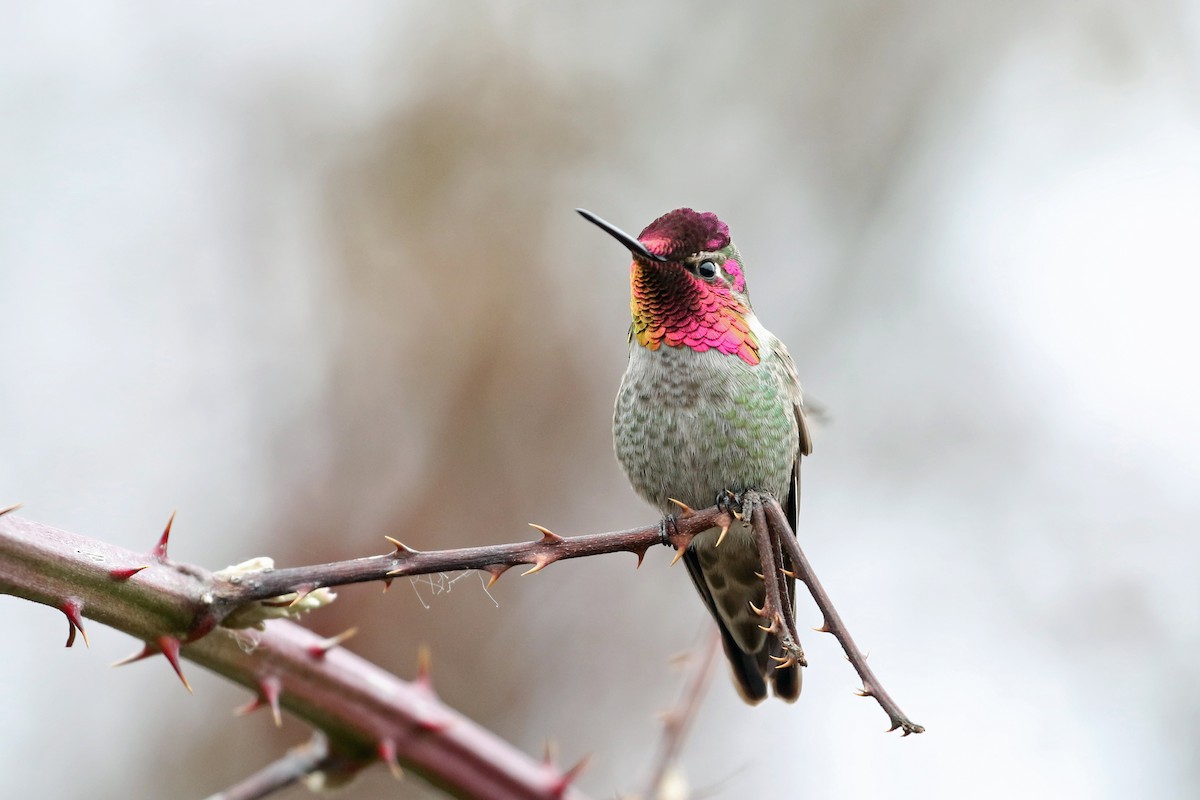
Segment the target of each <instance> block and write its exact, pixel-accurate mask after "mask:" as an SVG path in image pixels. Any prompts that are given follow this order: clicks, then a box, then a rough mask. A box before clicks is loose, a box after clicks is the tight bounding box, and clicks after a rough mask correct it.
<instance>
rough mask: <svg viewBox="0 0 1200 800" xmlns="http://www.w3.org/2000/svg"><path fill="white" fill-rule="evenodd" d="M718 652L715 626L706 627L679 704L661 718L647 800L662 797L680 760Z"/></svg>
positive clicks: (692, 655)
mask: <svg viewBox="0 0 1200 800" xmlns="http://www.w3.org/2000/svg"><path fill="white" fill-rule="evenodd" d="M720 649H721V636H720V634H719V633H718V631H717V629H716V627H715V626H712V625H709V626H708V632H707V633H706V635H705V636H704V641H703V642H701V643H700V644H698V645H697V646H696V648H695V650H693V651H692V653H691V654H690V656H691V658H692V659H693V664H692V665H691V667H692V669H691V672H690V673H689V674H688V677H687V682H686V683H685V684H684V687H683V691H682V692H681V693H680V695H679V700H678V702H676V704H675V707H674V708H672V709H671V710H670V711H668V712H667V713H665V714H664V715H663V737H662V745H661V746H660V747H659V751H658V758H657V759H656V760H655V763H654V771H653V772H652V773H651V774H650V780H649V782H648V783H647V789H646V800H657V798H659V797H660V796H661V792H662V788H663V781H664V780H665V779H666V777H667V770H669V769H670V768H671V766H672V765H674V764H675V762H676V761H677V760H678V759H679V752H680V750H682V749H683V741H684V739H686V738H687V735H688V731H689V730H691V727H692V722H693V721H695V719H696V713H697V712H698V711H699V710H700V701H701V700H703V699H704V693H705V691H706V690H707V689H708V682H709V679H710V678H711V677H712V668H713V664H714V663H716V660H717V652H718V651H719V650H720Z"/></svg>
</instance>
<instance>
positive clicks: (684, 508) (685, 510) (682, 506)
mask: <svg viewBox="0 0 1200 800" xmlns="http://www.w3.org/2000/svg"><path fill="white" fill-rule="evenodd" d="M667 500H669V501H671V502H672V503H674V504H675V505H677V506H679V510H680V512H681V513H682V515H683V516H685V517H688V516H691V515H692V514H695V513H696V511H695V509H693V508H692V507H691V506H689V505H688V504H687V503H684V502H682V501H681V500H676V499H675V498H674V497H668V498H667Z"/></svg>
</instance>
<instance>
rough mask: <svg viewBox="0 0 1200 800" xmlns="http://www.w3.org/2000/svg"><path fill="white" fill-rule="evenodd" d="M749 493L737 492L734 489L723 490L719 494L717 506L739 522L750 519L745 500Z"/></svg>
mask: <svg viewBox="0 0 1200 800" xmlns="http://www.w3.org/2000/svg"><path fill="white" fill-rule="evenodd" d="M747 494H749V492H735V491H733V490H732V489H722V490H721V491H719V492H717V500H716V506H717V508H719V509H720V510H722V511H724V512H725V513H726V514H729V515H731V516H732V517H733V518H734V519H736V520H738V521H739V522H743V521H745V520H748V519H750V514H749V513H748V512H747V510H746V507H745V502H744V500H743V498H744V497H745V495H747Z"/></svg>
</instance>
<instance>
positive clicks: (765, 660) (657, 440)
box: [576, 208, 812, 705]
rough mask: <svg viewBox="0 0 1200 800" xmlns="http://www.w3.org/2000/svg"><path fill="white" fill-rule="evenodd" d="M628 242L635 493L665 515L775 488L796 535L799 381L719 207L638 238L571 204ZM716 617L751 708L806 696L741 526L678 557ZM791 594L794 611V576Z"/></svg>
mask: <svg viewBox="0 0 1200 800" xmlns="http://www.w3.org/2000/svg"><path fill="white" fill-rule="evenodd" d="M576 211H578V213H579V214H580V215H581V216H583V218H584V219H586V220H588V221H589V222H592V223H594V224H595V225H597V226H599V227H600V228H601V229H603V230H604V231H605V232H606V233H608V234H609V235H610V236H612V237H613V238H614V239H616V240H617V241H618V242H620V243H621V244H622V245H624V246H625V248H626V249H627V250H629V252H630V254H631V255H632V256H633V262H632V264H631V265H630V289H631V301H630V308H631V310H632V312H633V323H632V325H631V326H630V328H629V363H628V365H627V367H626V369H625V375H624V377H623V378H622V379H621V388H620V390H619V391H618V392H617V400H616V407H615V409H614V412H613V442H614V447H615V449H616V454H617V460H618V461H619V462H620V464H621V467H622V469H623V470H624V471H625V474H626V476H627V477H628V478H629V482H630V483H631V484H632V486H633V488H634V490H635V491H636V492H637V493H638V494H639V495H640V496H641V497H642V498H643V499H644V500H646V501H647V502H649V503H650V504H651V505H653V506H655V507H656V508H658V510H659V511H660V512H662V514H663V518H664V524H667V522H668V521H669V520H671V519H673V518H674V517H673V512H674V511H677V510H678V506H677V504H676V501H678V502H681V503H683V504H685V505H686V506H694V507H696V508H704V507H707V506H710V505H712V504H713V503H714V502H718V503H719V502H727V498H729V497H733V498H740V497H741V496H742V494H743V493H745V492H751V491H753V492H765V493H769V494H770V495H772V496H773V497H775V498H776V499H777V500H779V501H780V503H781V505H783V507H784V509H785V511H786V512H787V518H788V521H789V523H790V524H791V527H792V530H793V531H795V530H796V523H797V514H798V510H799V508H798V505H799V500H800V497H799V476H800V459H801V457H802V456H807V455H808V454H809V453H811V452H812V439H811V437H810V435H809V429H808V425H807V423H806V421H805V417H804V407H803V402H802V397H801V393H800V382H799V380H798V379H797V377H796V368H795V365H794V364H793V362H792V357H791V355H789V354H788V351H787V348H786V347H784V345H783V343H782V342H781V341H779V339H778V338H776V337H775V336H774V335H773V334H772V333H771V332H770V331H768V330H767V329H766V328H765V327H764V326H763V324H762V323H761V322H759V321H758V317H756V316H755V315H754V310H753V308H752V306H751V305H750V295H749V294H748V292H747V289H746V272H745V267H744V264H743V261H742V255H741V253H740V252H739V251H738V248H737V246H736V245H734V243H733V242H732V241H731V239H730V237H729V226H728V225H726V224H725V223H724V222H722V221H721V220H720V219H719V218H718V217H717V215H716V214H713V213H711V212H703V213H702V212H698V211H694V210H692V209H690V208H679V209H676V210H674V211H670V212H668V213H666V214H664V215H663V216H661V217H659V218H658V219H656V220H654V221H653V222H651V223H650V224H649V225H647V226H646V228H645V229H644V230H643V231H642V232H641V233H640V234H639V235H638V236H637V238H634V237H632V236H630V235H629V234H628V233H626V232H624V231H623V230H621V229H620V228H618V227H616V226H615V225H612V224H610V223H608V222H605V221H604V220H603V219H601V218H600V217H598V216H596V215H595V214H592V213H591V212H590V211H585V210H584V209H576ZM683 560H684V563H685V564H686V565H687V570H688V574H689V575H690V576H691V579H692V582H693V583H694V584H695V587H696V590H697V592H699V594H700V597H701V599H702V600H703V601H704V604H705V606H707V608H708V611H709V613H710V614H712V617H713V619H714V620H715V621H716V624H717V627H718V628H719V629H720V632H721V642H722V645H723V647H724V650H725V655H726V656H727V657H728V659H729V664H730V667H731V669H732V673H733V679H734V685H735V686H736V687H737V689H738V692H739V693H740V694H741V696H742V698H743V699H744V700H745V701H746V702H747V703H750V704H752V705H754V704H757V703H759V702H761V701H762V700H763V699H765V698H766V696H767V683H768V682H770V684H771V686H772V689H773V691H774V694H775V696H776V697H779V698H782V699H783V700H786V701H787V702H792V701H794V700H795V699H796V698H797V697H798V696H799V695H800V684H801V677H800V667H799V665H797V664H791V665H787V666H783V667H781V668H776V663H775V662H773V661H772V660H771V658H770V657H771V656H773V655H774V656H778V655H779V653H780V645H779V642H778V640H777V639H776V638H775V636H774V635H772V634H768V633H767V632H766V631H764V630H763V629H762V628H761V627H760V625H762V623H763V620H762V618H761V617H760V616H759V615H758V613H757V612H756V611H755V610H754V608H752V607H751V603H753V604H754V606H758V607H760V608H761V607H762V606H763V603H764V596H765V594H766V589H765V586H764V584H763V580H762V578H760V577H759V576H758V574H756V573H761V570H762V567H761V561H760V559H759V554H758V547H757V544H756V542H755V540H754V537H753V535H752V533H751V531H750V528H749V525H748V524H747V523H746V522H745V521H742V522H738V523H735V524H734V525H733V526H731V527H730V530H729V532H728V534H727V536H726V537H725V538H724V540H723V541H722V540H721V539H720V529H719V528H712V529H711V530H708V531H704V532H703V533H701V534H698V535H697V536H696V537H695V538H693V539H692V541H691V543H690V544H689V545H688V547H687V550H686V551H685V552H684V554H683ZM783 602H785V603H789V604H791V605H792V607H793V609H794V608H795V581H794V579H789V580H788V591H787V596H786V597H784V598H783Z"/></svg>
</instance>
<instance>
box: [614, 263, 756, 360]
mask: <svg viewBox="0 0 1200 800" xmlns="http://www.w3.org/2000/svg"><path fill="white" fill-rule="evenodd" d="M630 285H631V287H632V299H631V301H630V306H631V308H632V311H633V336H634V337H635V338H636V339H637V343H638V344H640V345H641V346H642V347H645V348H648V349H650V350H657V349H658V348H659V347H661V346H662V345H664V344H665V345H667V346H668V347H688V348H691V349H692V350H695V351H697V352H704V351H706V350H717V351H718V352H721V353H724V354H726V355H732V356H737V357H738V358H740V359H742V360H743V361H745V362H746V363H747V364H751V365H753V364H757V363H758V362H759V360H760V356H759V342H758V338H757V337H756V336H755V335H754V332H753V331H752V330H750V325H749V323H747V322H746V315H747V314H748V313H749V310H748V309H747V308H746V307H745V306H744V305H743V304H742V303H741V301H740V300H738V299H737V297H735V296H734V295H733V294H732V293H731V292H730V291H729V289H728V287H726V286H724V285H722V284H719V283H708V282H706V281H704V280H701V279H700V278H698V277H696V276H694V275H692V274H691V273H690V272H688V271H687V270H685V269H684V268H683V267H681V266H679V265H677V264H644V263H642V262H640V261H637V260H635V261H634V263H633V267H632V270H631V273H630Z"/></svg>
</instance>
